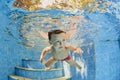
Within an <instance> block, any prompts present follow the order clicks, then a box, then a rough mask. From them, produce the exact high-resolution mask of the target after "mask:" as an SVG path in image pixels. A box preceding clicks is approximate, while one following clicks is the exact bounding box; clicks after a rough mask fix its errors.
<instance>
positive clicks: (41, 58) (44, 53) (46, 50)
mask: <svg viewBox="0 0 120 80" xmlns="http://www.w3.org/2000/svg"><path fill="white" fill-rule="evenodd" d="M51 49H52V46H49V47H46V48H44V49H43V51H42V53H41V56H40V61H41V63H43V61H44V56H45V55H46V54H47V52H48V51H50V50H51Z"/></svg>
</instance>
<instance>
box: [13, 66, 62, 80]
mask: <svg viewBox="0 0 120 80" xmlns="http://www.w3.org/2000/svg"><path fill="white" fill-rule="evenodd" d="M15 74H16V75H18V76H23V77H27V78H32V79H52V78H58V77H62V76H63V69H62V68H53V69H51V70H48V71H45V69H33V68H24V67H19V66H17V67H15ZM53 74H54V75H53ZM51 75H52V76H51Z"/></svg>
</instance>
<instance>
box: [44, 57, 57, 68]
mask: <svg viewBox="0 0 120 80" xmlns="http://www.w3.org/2000/svg"><path fill="white" fill-rule="evenodd" d="M55 62H56V60H55V58H53V57H50V58H49V59H48V60H47V61H46V63H45V66H46V70H49V69H51V67H52V65H53V64H54V63H55Z"/></svg>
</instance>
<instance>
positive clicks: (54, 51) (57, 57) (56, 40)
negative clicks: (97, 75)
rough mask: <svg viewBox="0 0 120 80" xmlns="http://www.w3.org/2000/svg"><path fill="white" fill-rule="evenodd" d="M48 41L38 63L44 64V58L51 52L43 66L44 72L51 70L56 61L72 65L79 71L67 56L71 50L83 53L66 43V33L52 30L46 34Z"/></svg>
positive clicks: (76, 64) (78, 66)
mask: <svg viewBox="0 0 120 80" xmlns="http://www.w3.org/2000/svg"><path fill="white" fill-rule="evenodd" d="M48 39H49V43H50V44H51V45H50V46H48V47H46V48H44V49H43V51H42V53H41V56H40V61H41V63H43V62H44V56H45V55H46V54H47V53H48V52H49V51H51V52H50V53H51V55H52V56H51V57H50V58H49V59H48V60H47V61H46V63H45V66H46V70H49V69H51V68H52V65H53V64H54V63H55V62H56V61H66V62H67V63H68V64H70V65H73V66H75V67H77V68H79V69H81V66H80V65H79V64H78V63H76V62H75V61H74V60H73V59H72V58H71V56H70V55H69V52H70V50H73V51H75V52H78V53H83V51H82V49H81V48H79V47H76V46H72V45H70V44H68V43H66V32H65V31H62V30H52V31H50V32H48Z"/></svg>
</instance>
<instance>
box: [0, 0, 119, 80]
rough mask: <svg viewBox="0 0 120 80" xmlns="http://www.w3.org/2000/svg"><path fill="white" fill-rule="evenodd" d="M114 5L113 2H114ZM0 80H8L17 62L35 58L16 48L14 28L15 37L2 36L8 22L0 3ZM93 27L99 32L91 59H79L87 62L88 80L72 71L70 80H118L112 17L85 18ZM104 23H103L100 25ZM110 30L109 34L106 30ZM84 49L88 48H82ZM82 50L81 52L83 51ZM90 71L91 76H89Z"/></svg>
mask: <svg viewBox="0 0 120 80" xmlns="http://www.w3.org/2000/svg"><path fill="white" fill-rule="evenodd" d="M114 1H115V2H117V0H114ZM0 4H1V5H0V10H1V13H0V17H1V21H0V80H8V75H10V74H14V73H15V70H14V68H15V66H18V65H19V66H21V64H22V63H21V60H22V59H23V58H26V57H29V58H39V56H38V53H39V52H37V53H36V52H34V50H31V49H29V48H24V46H22V45H18V44H17V41H18V39H19V38H16V36H17V34H18V33H17V32H16V28H15V27H14V26H16V25H12V26H13V27H11V26H10V27H11V31H13V33H14V35H16V36H15V37H11V36H9V35H7V34H6V33H9V32H7V31H6V27H9V24H8V22H10V20H9V19H8V17H7V12H9V8H8V7H7V6H6V5H5V3H4V1H3V0H1V1H0ZM86 16H88V17H89V19H91V20H92V21H93V22H95V23H96V24H101V25H102V26H104V27H102V29H101V30H100V31H99V33H98V36H97V37H96V39H95V40H94V46H92V49H91V53H93V54H92V55H93V56H92V57H88V56H87V55H86V54H87V53H86V54H85V55H83V56H84V58H85V60H86V61H89V62H88V63H89V64H88V65H89V67H88V69H89V70H90V69H92V70H91V71H90V72H88V78H85V79H82V78H81V76H79V75H80V74H77V73H75V74H74V72H75V68H73V67H72V69H71V74H72V75H74V76H73V78H72V79H73V80H79V79H80V80H103V79H104V80H120V77H119V76H120V72H119V70H120V65H119V64H120V34H119V33H120V27H119V22H118V21H117V20H116V18H115V16H113V15H110V14H108V13H106V14H99V13H91V14H86ZM103 22H104V23H103ZM108 27H111V29H110V30H107V29H108ZM86 48H88V47H86ZM86 48H85V50H86ZM92 61H95V62H92ZM89 70H88V71H89ZM92 71H93V72H92ZM90 77H91V78H90Z"/></svg>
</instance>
